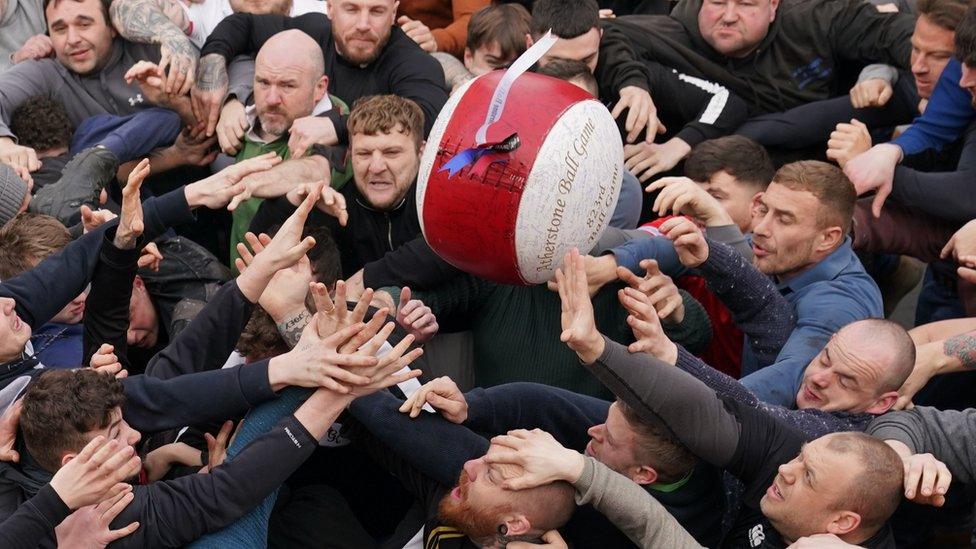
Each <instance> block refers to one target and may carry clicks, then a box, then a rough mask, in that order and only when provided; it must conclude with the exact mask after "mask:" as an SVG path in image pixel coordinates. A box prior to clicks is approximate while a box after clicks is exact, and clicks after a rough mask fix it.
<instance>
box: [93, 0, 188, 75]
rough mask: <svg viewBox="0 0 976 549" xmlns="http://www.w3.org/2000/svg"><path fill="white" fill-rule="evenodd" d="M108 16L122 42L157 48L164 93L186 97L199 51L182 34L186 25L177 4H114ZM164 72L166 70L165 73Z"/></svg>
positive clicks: (135, 0) (145, 0) (167, 0)
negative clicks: (156, 46)
mask: <svg viewBox="0 0 976 549" xmlns="http://www.w3.org/2000/svg"><path fill="white" fill-rule="evenodd" d="M109 12H110V14H111V17H112V24H113V25H115V28H116V30H118V32H119V34H121V35H122V37H123V38H126V39H128V40H131V41H132V42H140V43H144V44H159V47H160V53H161V54H162V58H161V59H160V62H159V68H160V69H162V70H163V71H166V73H167V76H166V91H167V92H168V93H178V94H186V93H188V92H189V91H190V88H191V87H192V86H193V79H194V77H195V75H196V68H197V62H198V61H199V59H200V51H199V50H198V49H197V47H196V46H194V45H193V42H191V41H190V38H189V37H188V36H187V35H186V31H187V30H189V28H190V21H189V19H188V18H187V16H186V12H184V11H183V8H182V7H180V6H179V4H178V0H115V1H113V2H112V5H111V7H110V8H109ZM167 69H168V70H167Z"/></svg>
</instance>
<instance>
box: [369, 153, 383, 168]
mask: <svg viewBox="0 0 976 549" xmlns="http://www.w3.org/2000/svg"><path fill="white" fill-rule="evenodd" d="M384 171H386V162H385V161H384V160H383V153H381V152H380V151H374V152H373V156H370V157H369V172H370V173H382V172H384Z"/></svg>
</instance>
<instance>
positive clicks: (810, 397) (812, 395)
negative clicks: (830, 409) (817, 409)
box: [803, 385, 823, 402]
mask: <svg viewBox="0 0 976 549" xmlns="http://www.w3.org/2000/svg"><path fill="white" fill-rule="evenodd" d="M803 396H804V398H806V399H807V400H809V401H812V402H820V401H821V400H823V399H822V398H820V397H819V396H817V395H816V393H814V392H813V391H811V390H810V387H809V386H808V385H804V386H803Z"/></svg>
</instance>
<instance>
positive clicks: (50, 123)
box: [10, 95, 74, 151]
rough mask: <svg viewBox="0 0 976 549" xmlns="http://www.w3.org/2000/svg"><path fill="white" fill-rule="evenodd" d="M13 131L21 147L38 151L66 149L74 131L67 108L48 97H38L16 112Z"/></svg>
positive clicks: (12, 122)
mask: <svg viewBox="0 0 976 549" xmlns="http://www.w3.org/2000/svg"><path fill="white" fill-rule="evenodd" d="M10 131H11V132H13V134H14V135H16V136H17V141H18V143H19V144H21V145H23V146H25V147H30V148H32V149H34V150H35V151H49V150H51V149H57V148H59V147H67V146H68V143H70V142H71V134H72V133H74V129H73V128H72V127H71V122H69V121H68V113H67V111H65V110H64V105H62V104H61V103H59V102H58V101H55V100H54V99H51V98H50V97H48V96H46V95H35V96H34V97H31V98H30V99H28V100H27V101H25V102H24V103H23V104H21V105H20V106H19V107H17V108H16V109H15V110H14V113H13V115H12V116H11V117H10Z"/></svg>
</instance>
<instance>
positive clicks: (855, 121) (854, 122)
mask: <svg viewBox="0 0 976 549" xmlns="http://www.w3.org/2000/svg"><path fill="white" fill-rule="evenodd" d="M851 124H852V125H854V126H857V127H858V128H860V129H862V130H865V131H866V130H867V129H868V127H867V126H866V125H864V122H861V121H860V120H858V119H857V118H852V119H851Z"/></svg>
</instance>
